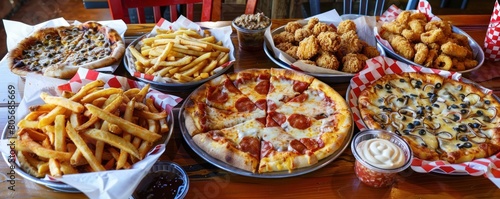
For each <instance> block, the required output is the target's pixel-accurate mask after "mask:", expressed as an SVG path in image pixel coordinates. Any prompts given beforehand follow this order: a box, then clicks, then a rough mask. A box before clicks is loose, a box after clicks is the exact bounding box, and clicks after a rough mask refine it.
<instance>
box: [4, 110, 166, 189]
mask: <svg viewBox="0 0 500 199" xmlns="http://www.w3.org/2000/svg"><path fill="white" fill-rule="evenodd" d="M167 124H168V125H169V126H168V127H169V128H170V130H169V132H168V135H166V136H163V137H162V139H161V140H159V141H157V143H155V144H162V143H163V144H165V145H166V144H167V143H168V141H169V140H170V137H171V136H172V133H173V129H174V116H173V112H172V111H170V113H169V115H168V117H167ZM16 125H17V124H16ZM7 128H8V125H5V128H4V130H3V132H2V135H1V137H0V139H2V140H3V139H7V138H8V132H7ZM2 156H3V159H4V160H5V163H7V164H8V165H11V163H9V160H8V156H9V154H4V153H2ZM14 170H15V171H16V174H19V175H20V176H21V177H23V178H24V179H26V180H29V181H31V182H34V183H37V184H40V185H44V186H46V187H48V188H51V189H54V190H56V191H60V192H66V193H80V192H81V191H80V190H78V189H76V188H74V187H72V186H70V185H67V184H66V183H63V182H52V181H47V180H44V179H43V178H37V177H34V176H32V175H30V174H29V173H26V172H24V170H23V169H22V168H21V166H20V165H19V162H18V161H16V162H15V169H14Z"/></svg>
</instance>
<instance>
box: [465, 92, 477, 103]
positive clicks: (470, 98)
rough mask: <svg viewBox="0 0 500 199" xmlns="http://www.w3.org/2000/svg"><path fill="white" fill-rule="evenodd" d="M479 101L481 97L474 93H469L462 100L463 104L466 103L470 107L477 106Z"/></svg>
mask: <svg viewBox="0 0 500 199" xmlns="http://www.w3.org/2000/svg"><path fill="white" fill-rule="evenodd" d="M480 100H481V96H479V95H478V94H476V93H469V94H468V95H467V96H465V98H464V102H468V103H469V104H470V105H471V106H472V105H475V104H477V103H478V102H479V101H480Z"/></svg>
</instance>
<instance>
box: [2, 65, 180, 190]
mask: <svg viewBox="0 0 500 199" xmlns="http://www.w3.org/2000/svg"><path fill="white" fill-rule="evenodd" d="M47 78H48V77H44V76H41V75H29V76H27V79H26V89H25V93H24V97H23V100H22V101H21V103H20V105H19V108H18V109H17V113H16V117H17V118H18V121H17V123H16V125H17V130H13V129H12V126H6V128H5V129H4V132H3V134H2V137H1V140H0V143H2V142H3V143H4V144H2V147H5V146H11V147H9V148H2V149H1V151H2V153H3V156H4V159H5V160H6V162H7V164H9V165H10V167H11V168H14V169H13V170H14V171H15V172H16V173H17V174H19V175H21V176H23V177H24V178H25V179H28V180H31V181H33V182H36V183H39V184H42V185H45V186H48V187H50V188H53V189H56V190H59V191H65V192H80V191H81V192H84V193H85V194H87V196H89V197H90V198H124V197H125V198H126V197H128V196H130V195H131V194H132V192H133V190H134V189H135V187H136V186H137V185H138V183H139V182H140V180H141V179H142V177H144V175H146V173H147V171H149V169H150V168H151V166H152V165H153V164H154V163H155V162H156V160H157V159H158V158H159V156H160V155H161V154H162V153H163V151H164V150H165V145H166V143H167V142H168V140H169V139H170V136H171V134H172V130H173V128H174V127H173V120H174V119H173V115H172V107H174V106H175V105H177V103H179V102H180V101H181V100H182V99H181V98H178V97H176V96H172V95H167V94H164V93H161V92H158V91H156V90H154V89H151V88H150V86H149V84H144V83H142V82H136V81H132V80H129V79H127V78H124V77H118V76H113V75H109V74H103V73H99V72H97V71H93V70H88V69H83V68H81V69H79V71H78V73H77V74H76V75H75V77H73V79H71V80H70V81H69V82H65V81H64V80H59V79H53V78H50V79H47ZM56 85H57V86H56ZM8 144H10V145H8ZM110 179H113V181H116V182H113V183H107V182H109V181H110Z"/></svg>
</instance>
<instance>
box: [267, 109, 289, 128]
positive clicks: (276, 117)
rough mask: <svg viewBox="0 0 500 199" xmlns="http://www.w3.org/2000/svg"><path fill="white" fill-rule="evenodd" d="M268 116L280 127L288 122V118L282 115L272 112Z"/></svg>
mask: <svg viewBox="0 0 500 199" xmlns="http://www.w3.org/2000/svg"><path fill="white" fill-rule="evenodd" d="M267 115H268V116H269V117H271V118H272V119H273V120H274V121H275V122H276V123H277V124H278V125H280V126H281V125H282V124H283V123H285V121H286V116H285V115H284V114H282V113H278V112H271V113H267Z"/></svg>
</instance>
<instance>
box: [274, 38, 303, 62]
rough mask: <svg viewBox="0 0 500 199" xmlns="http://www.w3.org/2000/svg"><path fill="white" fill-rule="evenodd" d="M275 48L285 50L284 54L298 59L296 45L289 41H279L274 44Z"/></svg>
mask: <svg viewBox="0 0 500 199" xmlns="http://www.w3.org/2000/svg"><path fill="white" fill-rule="evenodd" d="M276 48H278V49H280V50H281V51H283V52H285V53H286V54H288V55H290V56H292V57H293V58H295V59H299V57H297V49H298V46H294V45H293V44H292V43H290V42H285V43H280V44H278V45H276Z"/></svg>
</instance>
